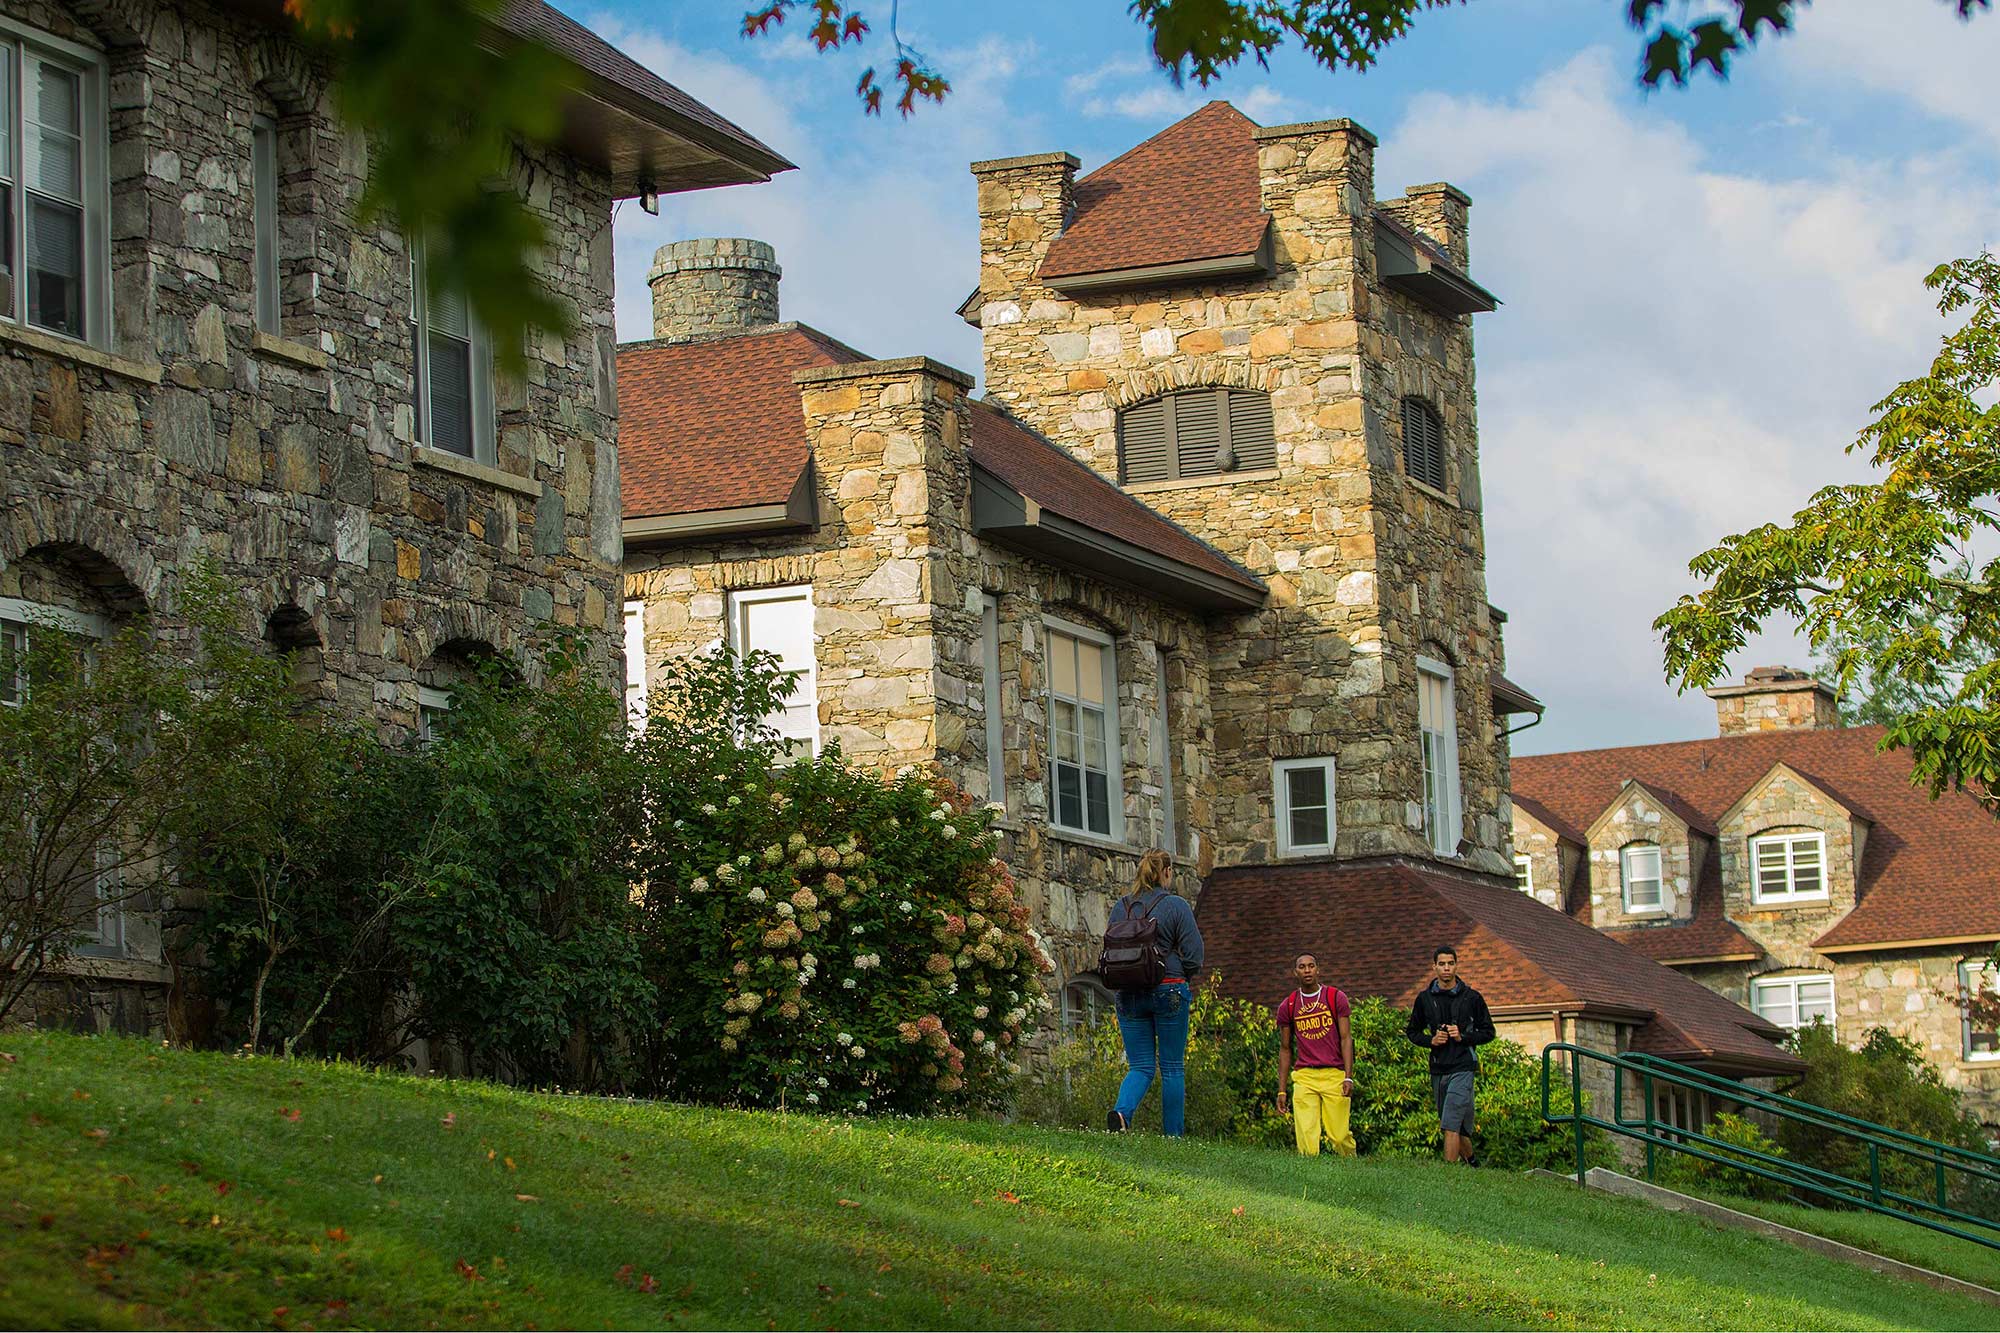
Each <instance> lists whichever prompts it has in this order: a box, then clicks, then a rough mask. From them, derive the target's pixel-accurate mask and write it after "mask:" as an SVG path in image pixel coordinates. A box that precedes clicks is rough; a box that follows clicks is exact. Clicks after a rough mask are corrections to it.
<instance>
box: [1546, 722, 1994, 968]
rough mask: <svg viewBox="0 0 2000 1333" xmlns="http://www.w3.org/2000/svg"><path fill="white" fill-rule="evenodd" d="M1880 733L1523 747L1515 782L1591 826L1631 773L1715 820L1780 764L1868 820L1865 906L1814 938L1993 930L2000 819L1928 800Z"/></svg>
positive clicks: (1963, 805)
mask: <svg viewBox="0 0 2000 1333" xmlns="http://www.w3.org/2000/svg"><path fill="white" fill-rule="evenodd" d="M1881 740H1882V729H1881V728H1880V727H1846V728H1834V729H1828V730H1822V731H1767V732H1759V733H1756V734H1754V735H1748V736H1722V737H1717V738H1714V739H1711V740H1701V741H1681V742H1677V743H1674V744H1668V745H1639V746H1631V747H1627V748H1623V749H1616V750H1581V751H1573V752H1571V753H1568V754H1547V755H1523V756H1519V757H1517V758H1515V759H1514V761H1513V780H1514V789H1515V792H1516V793H1517V799H1519V797H1520V796H1525V797H1527V798H1529V800H1531V801H1533V802H1535V803H1536V805H1538V806H1540V807H1542V808H1545V809H1547V810H1548V811H1549V812H1551V814H1552V815H1553V816H1554V817H1555V818H1557V819H1560V820H1562V821H1564V822H1566V823H1568V824H1571V825H1574V826H1576V827H1581V828H1587V827H1589V826H1590V824H1591V823H1592V822H1594V821H1595V820H1596V819H1597V817H1598V816H1599V815H1600V814H1602V813H1603V811H1604V808H1605V806H1606V805H1608V804H1610V802H1611V801H1612V799H1613V798H1614V797H1616V796H1617V794H1618V790H1619V788H1620V787H1621V786H1622V785H1623V783H1624V782H1625V780H1626V779H1627V778H1637V779H1638V780H1639V781H1641V782H1643V783H1645V784H1646V785H1647V786H1648V787H1651V788H1653V789H1654V790H1656V791H1658V790H1666V791H1671V792H1672V793H1673V794H1674V796H1675V797H1676V798H1677V799H1678V800H1679V801H1681V802H1684V803H1685V804H1687V805H1688V806H1691V807H1692V808H1693V809H1694V810H1695V811H1697V812H1699V813H1700V814H1701V815H1702V816H1704V817H1705V819H1706V820H1707V821H1708V822H1709V823H1710V824H1711V825H1712V824H1713V823H1714V822H1715V821H1716V820H1717V819H1719V818H1720V817H1721V816H1722V815H1723V814H1724V813H1725V812H1726V811H1727V810H1728V809H1729V807H1730V806H1732V805H1734V804H1735V803H1736V801H1737V800H1738V799H1739V798H1740V797H1742V796H1743V795H1744V794H1745V793H1746V792H1748V791H1749V790H1750V788H1751V787H1752V786H1753V785H1754V784H1755V783H1756V782H1757V781H1758V780H1759V779H1760V778H1762V777H1763V776H1764V775H1765V774H1766V773H1768V772H1770V771H1771V767H1772V766H1773V765H1774V764H1777V763H1779V762H1783V763H1785V764H1787V765H1789V766H1790V767H1791V768H1792V769H1794V770H1796V771H1797V772H1798V773H1799V775H1800V776H1801V777H1803V778H1805V779H1806V780H1807V781H1809V782H1812V783H1814V784H1815V785H1817V786H1820V787H1822V788H1823V789H1824V790H1825V791H1826V792H1827V793H1828V795H1830V796H1832V797H1834V799H1836V800H1838V801H1839V802H1840V803H1841V804H1842V805H1845V806H1846V807H1847V808H1848V809H1849V810H1851V811H1853V812H1854V813H1855V814H1856V815H1859V816H1861V817H1862V818H1864V819H1867V820H1869V821H1870V823H1871V825H1872V827H1871V828H1870V830H1869V833H1868V841H1867V846H1866V848H1865V849H1864V851H1863V854H1862V863H1861V882H1860V886H1859V888H1860V904H1859V905H1858V906H1857V907H1856V908H1855V909H1854V910H1853V911H1852V912H1850V913H1848V915H1847V916H1846V918H1844V919H1843V920H1842V921H1841V922H1840V923H1839V924H1837V925H1835V926H1834V927H1833V929H1831V930H1829V931H1827V932H1826V933H1825V934H1824V935H1822V936H1820V937H1819V939H1818V940H1816V941H1814V943H1815V944H1816V945H1818V946H1820V947H1835V948H1838V947H1841V946H1852V945H1871V944H1892V943H1897V942H1901V941H1907V940H1919V939H1962V938H1994V937H2000V820H1996V819H1995V818H1994V817H1993V816H1992V815H1991V814H1989V813H1987V811H1986V810H1985V809H1984V808H1983V807H1982V806H1981V805H1980V803H1979V802H1978V801H1977V800H1975V799H1974V798H1972V797H1971V796H1969V795H1966V794H1964V793H1961V792H1947V793H1945V794H1944V795H1943V796H1941V797H1939V798H1938V799H1937V800H1935V801H1934V800H1932V799H1931V797H1930V793H1929V792H1928V791H1927V790H1926V789H1923V788H1918V787H1912V786H1911V785H1910V771H1911V770H1910V759H1909V756H1908V754H1907V753H1904V752H1900V751H1891V752H1889V753H1886V754H1885V753H1880V752H1878V750H1877V746H1878V745H1879V744H1880V743H1881ZM1524 808H1532V807H1526V806H1524ZM1697 912H1699V908H1697Z"/></svg>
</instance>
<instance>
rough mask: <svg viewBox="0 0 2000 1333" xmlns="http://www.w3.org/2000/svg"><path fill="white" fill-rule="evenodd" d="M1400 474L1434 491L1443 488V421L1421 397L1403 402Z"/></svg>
mask: <svg viewBox="0 0 2000 1333" xmlns="http://www.w3.org/2000/svg"><path fill="white" fill-rule="evenodd" d="M1403 471H1404V472H1405V473H1407V474H1408V475H1409V477H1410V478H1411V479H1412V480H1414V481H1421V482H1422V483H1423V484H1424V485H1426V486H1429V487H1431V488H1433V489H1434V490H1440V491H1441V490H1443V489H1445V468H1444V418H1443V417H1441V416H1439V415H1438V410H1437V409H1436V408H1435V407H1432V406H1431V405H1430V404H1429V403H1427V402H1425V401H1424V400H1423V399H1421V398H1415V397H1411V398H1405V399H1404V400H1403Z"/></svg>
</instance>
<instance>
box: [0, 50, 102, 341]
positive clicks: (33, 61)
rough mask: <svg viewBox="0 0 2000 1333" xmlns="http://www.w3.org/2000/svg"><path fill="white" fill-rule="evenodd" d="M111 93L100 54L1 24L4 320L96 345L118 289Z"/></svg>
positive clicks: (0, 311)
mask: <svg viewBox="0 0 2000 1333" xmlns="http://www.w3.org/2000/svg"><path fill="white" fill-rule="evenodd" d="M17 34H18V35H17ZM102 98H103V68H102V65H101V63H100V62H99V61H98V60H97V59H96V58H95V57H93V56H90V55H89V54H88V53H86V52H84V51H82V50H81V49H80V48H71V47H68V46H66V45H62V46H59V45H58V44H56V43H53V42H48V41H46V40H45V39H41V38H39V37H36V36H32V35H29V34H27V33H24V32H21V31H20V30H18V29H14V28H12V27H10V26H8V25H7V24H6V23H5V21H4V20H0V319H5V320H9V321H12V322H14V323H25V324H28V325H30V326H32V327H34V328H38V329H44V330H47V331H48V332H50V333H57V334H61V335H63V336H64V337H67V338H77V339H81V340H87V341H89V340H101V338H102V337H103V335H104V326H105V324H106V320H105V317H104V314H103V313H102V312H103V310H104V302H105V297H106V292H107V289H108V286H109V277H108V272H107V270H108V267H109V265H108V260H107V258H106V255H107V251H106V249H105V236H106V229H105V224H104V218H105V213H106V203H105V198H106V191H105V151H104V146H103V144H102V142H101V138H102V134H103V125H104V114H103V106H102Z"/></svg>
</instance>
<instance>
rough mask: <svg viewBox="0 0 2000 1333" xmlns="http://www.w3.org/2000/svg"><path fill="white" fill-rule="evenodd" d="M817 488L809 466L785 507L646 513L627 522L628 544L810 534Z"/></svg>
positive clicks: (814, 525) (815, 517)
mask: <svg viewBox="0 0 2000 1333" xmlns="http://www.w3.org/2000/svg"><path fill="white" fill-rule="evenodd" d="M816 495H817V489H816V488H815V486H814V485H813V469H812V465H811V464H810V463H808V464H807V465H806V466H805V468H803V469H802V470H801V471H800V472H799V479H798V481H796V482H794V483H793V485H792V493H791V494H790V495H789V496H787V497H786V499H785V501H784V502H783V503H782V504H761V505H738V506H736V507H735V508H731V509H697V510H692V511H689V512H687V513H680V514H646V515H641V516H639V517H634V518H627V519H626V520H625V525H624V531H625V544H626V545H627V546H647V545H655V544H662V543H666V542H689V541H700V540H703V539H705V538H710V537H745V536H758V535H762V534H765V533H777V532H808V531H811V530H812V529H814V528H817V527H818V526H819V514H818V506H817V505H816V504H815V497H816Z"/></svg>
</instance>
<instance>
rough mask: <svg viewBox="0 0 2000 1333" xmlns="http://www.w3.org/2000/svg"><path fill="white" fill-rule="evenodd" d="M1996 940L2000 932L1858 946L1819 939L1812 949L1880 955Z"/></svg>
mask: <svg viewBox="0 0 2000 1333" xmlns="http://www.w3.org/2000/svg"><path fill="white" fill-rule="evenodd" d="M1995 940H2000V930H1989V931H1985V932H1983V933H1980V934H1976V935H1936V936H1931V937H1929V938H1925V939H1906V940H1864V941H1862V942H1860V943H1858V944H1828V943H1826V942H1825V941H1824V939H1819V940H1814V941H1813V944H1812V947H1813V948H1814V949H1816V950H1818V951H1819V952H1820V953H1880V952H1881V951H1882V950H1884V949H1941V948H1944V947H1946V946H1948V945H1953V944H1991V943H1993V942H1994V941H1995Z"/></svg>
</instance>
